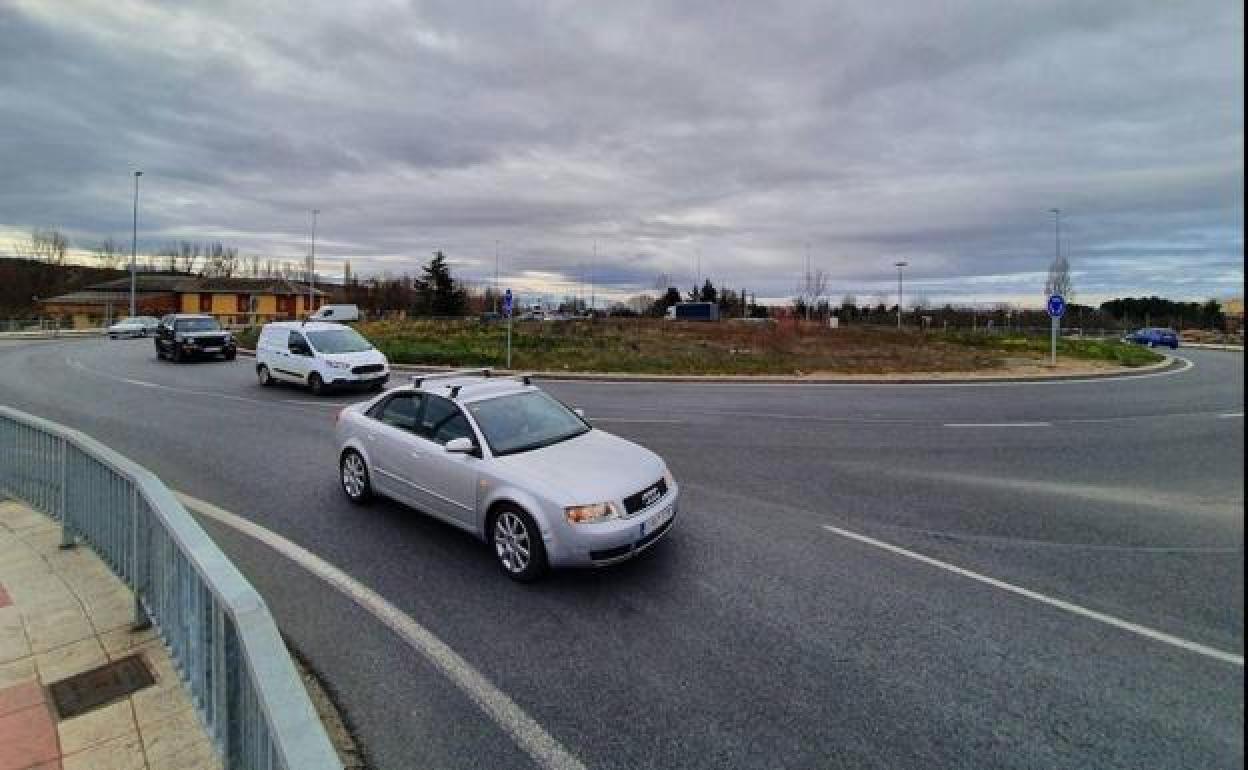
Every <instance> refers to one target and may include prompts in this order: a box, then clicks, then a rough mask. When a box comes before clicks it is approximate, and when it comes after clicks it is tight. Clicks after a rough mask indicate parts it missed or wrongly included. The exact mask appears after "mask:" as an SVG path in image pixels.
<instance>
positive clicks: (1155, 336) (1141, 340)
mask: <svg viewBox="0 0 1248 770" xmlns="http://www.w3.org/2000/svg"><path fill="white" fill-rule="evenodd" d="M1123 341H1124V342H1131V343H1134V344H1136V345H1147V346H1149V347H1150V348H1155V347H1157V346H1159V345H1165V346H1166V347H1168V348H1170V349H1171V350H1178V348H1179V335H1178V332H1176V331H1174V330H1173V329H1161V328H1156V327H1150V328H1145V329H1136V330H1135V331H1133V332H1130V333H1129V334H1127V336H1126V337H1123Z"/></svg>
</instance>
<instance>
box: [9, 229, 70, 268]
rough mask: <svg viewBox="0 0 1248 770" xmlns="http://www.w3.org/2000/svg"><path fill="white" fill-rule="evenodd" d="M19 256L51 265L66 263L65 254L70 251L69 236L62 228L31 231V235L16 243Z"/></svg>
mask: <svg viewBox="0 0 1248 770" xmlns="http://www.w3.org/2000/svg"><path fill="white" fill-rule="evenodd" d="M15 247H16V250H17V253H18V256H21V257H24V258H26V259H35V260H38V261H40V262H46V263H48V264H49V265H63V264H65V256H66V255H67V254H68V253H69V238H68V237H66V236H65V234H64V233H62V232H61V231H60V230H56V229H50V230H40V229H38V228H36V229H34V230H31V231H30V237H29V238H27V239H26V240H24V241H19V242H18V243H17V244H15Z"/></svg>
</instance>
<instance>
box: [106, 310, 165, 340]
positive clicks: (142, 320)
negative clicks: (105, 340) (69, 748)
mask: <svg viewBox="0 0 1248 770" xmlns="http://www.w3.org/2000/svg"><path fill="white" fill-rule="evenodd" d="M159 325H160V320H159V319H157V318H152V317H151V316H145V315H144V316H134V317H132V318H123V319H122V320H120V321H118V322H117V323H115V324H113V325H112V326H109V327H108V337H109V339H114V340H115V339H118V338H119V337H146V336H148V335H149V334H154V333H155V332H156V327H157V326H159Z"/></svg>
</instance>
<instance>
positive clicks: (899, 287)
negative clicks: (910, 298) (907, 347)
mask: <svg viewBox="0 0 1248 770" xmlns="http://www.w3.org/2000/svg"><path fill="white" fill-rule="evenodd" d="M909 264H910V263H909V262H894V263H893V265H894V266H895V267H896V268H897V328H898V329H899V330H900V329H901V300H902V293H901V290H902V282H901V271H902V270H903V269H904V268H905V267H906V266H907V265H909Z"/></svg>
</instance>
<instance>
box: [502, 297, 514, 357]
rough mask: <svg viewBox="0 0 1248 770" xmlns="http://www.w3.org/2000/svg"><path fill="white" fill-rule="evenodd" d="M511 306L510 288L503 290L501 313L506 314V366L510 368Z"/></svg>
mask: <svg viewBox="0 0 1248 770" xmlns="http://www.w3.org/2000/svg"><path fill="white" fill-rule="evenodd" d="M512 308H513V304H512V296H511V289H508V290H507V291H505V292H503V315H505V316H507V368H508V369H510V368H511V311H512Z"/></svg>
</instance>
